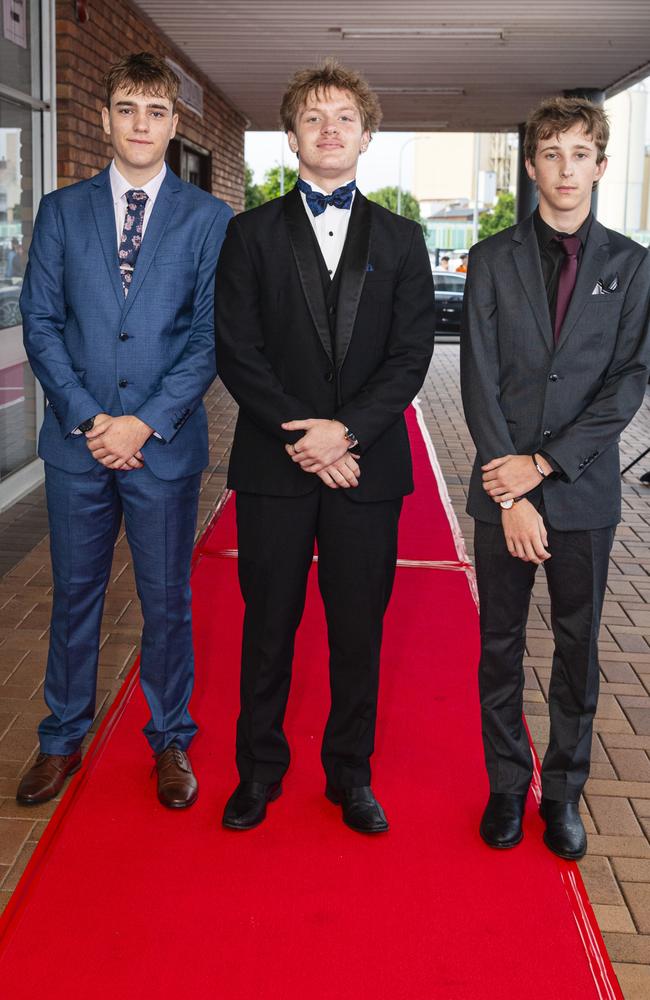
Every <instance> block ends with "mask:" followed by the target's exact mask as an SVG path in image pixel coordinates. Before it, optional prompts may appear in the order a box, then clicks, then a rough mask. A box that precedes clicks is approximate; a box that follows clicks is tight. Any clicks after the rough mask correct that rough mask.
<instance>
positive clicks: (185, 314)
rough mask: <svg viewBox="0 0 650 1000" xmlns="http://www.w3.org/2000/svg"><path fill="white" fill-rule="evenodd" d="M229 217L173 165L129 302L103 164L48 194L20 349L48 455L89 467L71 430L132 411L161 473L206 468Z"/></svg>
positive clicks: (149, 460) (69, 466)
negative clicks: (43, 400) (217, 275)
mask: <svg viewBox="0 0 650 1000" xmlns="http://www.w3.org/2000/svg"><path fill="white" fill-rule="evenodd" d="M231 216H232V211H231V209H230V208H229V207H228V205H226V204H225V203H224V202H222V201H219V199H217V198H214V197H212V195H209V194H206V192H204V191H201V190H199V188H197V187H194V185H192V184H186V183H184V182H183V181H181V180H179V178H178V177H176V175H175V174H173V173H172V171H171V170H169V168H168V169H167V175H166V177H165V179H164V181H163V183H162V186H161V188H160V191H159V193H158V196H157V198H156V202H155V204H154V207H153V210H152V213H151V217H150V219H149V221H148V224H147V230H146V233H145V237H144V240H143V242H142V248H141V250H140V253H139V256H138V260H137V264H136V268H135V272H134V276H133V283H132V285H131V287H130V289H129V294H128V297H127V298H126V299H125V298H124V292H123V290H122V281H121V277H120V272H119V268H118V258H117V236H116V232H115V215H114V210H113V197H112V193H111V184H110V178H109V172H108V168H107V169H105V170H103V171H102V172H101V173H100V174H98V175H97V176H96V177H93V178H92V179H91V180H88V181H81V182H80V183H78V184H74V185H72V186H71V187H67V188H63V189H62V190H60V191H53V192H52V193H51V194H48V195H46V197H44V198H43V200H42V201H41V204H40V208H39V211H38V216H37V218H36V223H35V227H34V236H33V239H32V244H31V247H30V251H29V264H28V266H27V270H26V273H25V280H24V283H23V289H22V294H21V297H20V309H21V312H22V316H23V331H24V342H25V350H26V351H27V356H28V357H29V360H30V363H31V366H32V368H33V370H34V374H35V375H36V377H37V379H38V380H39V382H40V383H41V385H42V386H43V389H44V391H45V394H46V396H47V399H48V402H49V406H48V407H47V409H46V411H45V420H44V422H43V427H42V429H41V433H40V437H39V443H38V453H39V455H40V457H41V458H42V459H44V460H45V461H46V462H49V463H50V464H51V465H54V466H56V467H58V468H60V469H64V470H65V471H66V472H85V471H87V470H88V469H90V468H92V466H93V464H94V462H95V459H94V458H93V457H92V455H91V453H90V451H89V450H88V447H87V445H86V439H85V438H84V437H83V435H74V434H72V433H71V432H72V431H73V430H74V429H75V428H76V427H78V426H79V424H80V423H82V422H83V421H84V420H87V419H89V418H90V417H92V416H94V415H95V414H96V413H101V412H104V413H110V414H111V415H112V416H120V415H121V414H127V413H128V414H135V415H136V416H138V417H140V418H141V419H142V420H144V422H145V423H147V424H149V426H150V427H153V428H154V430H155V431H156V432H157V433H158V434H159V435H160V437H161V438H162V440H157V439H156V438H153V437H152V438H150V439H149V440H148V441H147V443H146V444H145V446H144V449H143V454H144V460H145V463H146V464H147V466H148V467H149V468H150V470H151V471H152V472H153V473H154V475H155V476H157V477H158V478H160V479H180V478H182V477H184V476H189V475H191V474H193V473H195V472H198V471H200V470H201V469H203V468H204V467H205V466H206V465H207V462H208V433H207V420H206V414H205V409H204V407H203V403H202V397H203V395H204V393H205V391H206V390H207V388H208V387H209V385H210V383H211V382H212V381H213V379H214V377H215V375H216V366H215V356H214V272H215V268H216V264H217V258H218V256H219V250H220V249H221V244H222V242H223V238H224V235H225V232H226V226H227V224H228V222H229V220H230V218H231Z"/></svg>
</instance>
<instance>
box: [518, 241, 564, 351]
mask: <svg viewBox="0 0 650 1000" xmlns="http://www.w3.org/2000/svg"><path fill="white" fill-rule="evenodd" d="M513 257H514V260H515V265H516V268H517V271H518V272H519V277H520V279H521V283H522V285H523V286H524V291H525V293H526V296H527V298H528V301H529V302H530V307H531V309H532V311H533V315H534V316H535V319H536V320H537V325H538V327H539V331H540V333H541V335H542V337H543V338H544V343H545V344H546V346H547V348H548V349H549V351H552V350H553V348H554V346H555V344H554V339H553V327H552V325H551V314H550V312H549V309H548V297H547V295H546V288H545V287H544V276H543V274H542V262H541V260H540V257H539V247H538V244H537V237H536V235H535V229H534V227H533V225H532V223H531V226H530V231H529V232H528V235H527V236H526V239H525V240H524V241H523V243H520V244H519V245H518V246H515V247H514V249H513Z"/></svg>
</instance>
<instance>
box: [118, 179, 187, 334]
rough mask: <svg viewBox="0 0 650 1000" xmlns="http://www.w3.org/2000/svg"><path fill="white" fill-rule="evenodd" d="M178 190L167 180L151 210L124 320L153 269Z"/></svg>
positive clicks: (176, 201)
mask: <svg viewBox="0 0 650 1000" xmlns="http://www.w3.org/2000/svg"><path fill="white" fill-rule="evenodd" d="M176 190H177V189H176V188H174V189H172V188H171V186H170V185H168V183H167V181H166V180H165V181H164V182H163V185H162V187H161V189H160V191H159V192H158V197H157V198H156V201H155V204H154V206H153V209H152V210H151V216H150V218H149V221H148V223H147V230H146V232H145V234H144V239H143V240H142V246H141V247H140V253H139V254H138V259H137V261H136V264H135V271H134V272H133V281H132V282H131V284H130V285H129V294H128V295H127V297H126V301H125V303H124V315H123V317H122V319H124V317H125V316H126V314H127V313H128V311H129V309H130V308H131V306H132V305H133V301H134V299H135V297H136V295H137V294H138V292H139V291H140V288H141V287H142V282H143V281H144V279H145V278H146V276H147V271H148V270H149V268H150V267H151V264H152V261H153V258H154V255H155V253H156V250H157V249H158V244H159V243H160V241H161V239H162V238H163V235H164V233H165V230H166V229H167V226H168V225H169V220H170V219H171V217H172V215H173V214H174V211H175V209H176V206H177V205H178V195H177V193H176Z"/></svg>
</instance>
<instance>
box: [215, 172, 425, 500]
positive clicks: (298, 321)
mask: <svg viewBox="0 0 650 1000" xmlns="http://www.w3.org/2000/svg"><path fill="white" fill-rule="evenodd" d="M318 253H319V251H318V247H317V244H316V242H315V239H314V235H313V230H312V228H311V225H310V222H309V219H308V218H307V215H306V212H305V209H304V206H303V203H302V199H301V197H300V193H299V191H298V190H297V189H296V188H294V189H293V190H292V191H290V192H289V193H288V194H287V195H285V196H284V197H283V198H277V199H276V200H274V201H272V202H268V203H267V204H266V205H261V206H260V207H259V208H255V209H253V210H251V211H249V212H244V213H243V214H242V215H239V216H237V217H236V218H234V219H232V220H231V223H230V225H229V227H228V232H227V235H226V239H225V242H224V244H223V248H222V250H221V256H220V259H219V266H218V269H217V276H216V298H215V309H216V312H215V329H216V347H217V369H218V371H219V375H220V376H221V379H222V380H223V382H224V384H225V385H226V387H227V388H228V390H229V391H230V392H231V394H232V395H233V396H234V398H235V400H236V401H237V403H238V404H239V407H240V411H239V417H238V420H237V427H236V429H235V437H234V441H233V446H232V453H231V458H230V468H229V475H228V485H229V486H230V487H231V488H233V489H236V490H240V491H243V492H247V493H259V494H267V495H274V496H300V495H303V494H306V493H309V492H310V491H311V490H313V489H315V488H316V487H317V486H318V485H320V480H319V479H318V477H317V476H315V475H314V474H313V473H307V472H303V471H302V469H301V468H300V467H299V466H298V465H297V464H295V463H294V462H292V461H291V459H290V458H289V456H288V455H287V453H286V451H285V448H284V446H285V444H287V443H289V442H291V443H293V442H295V441H296V440H298V438H300V437H301V436H302V434H301V433H295V432H294V433H288V432H286V431H283V430H282V428H281V426H280V425H281V424H282V423H283V422H285V421H288V420H297V419H305V418H308V417H323V418H336V419H337V420H340V421H341V422H342V423H343V424H345V425H346V426H348V427H349V428H350V429H351V430H352V431H353V432H354V434H356V436H357V438H358V439H359V449H358V450H359V452H360V454H361V460H360V466H361V477H360V481H359V486H358V487H356V488H354V489H351V490H347V491H346V495H349V496H350V497H351V498H353V499H355V500H364V501H377V500H388V499H392V498H396V497H400V496H403V495H404V494H406V493H409V492H411V491H412V489H413V479H412V469H411V455H410V449H409V443H408V437H407V433H406V425H405V421H404V416H403V413H404V410H405V409H406V407H407V406H408V405H409V403H410V402H411V401H412V399H413V398H414V396H415V395H416V393H417V392H418V390H419V388H420V386H421V385H422V382H423V381H424V377H425V375H426V372H427V368H428V366H429V362H430V360H431V354H432V352H433V342H434V328H435V320H434V292H433V278H432V275H431V265H430V262H429V255H428V253H427V250H426V246H425V243H424V238H423V235H422V230H421V229H420V227H419V226H418V225H417V224H416V223H414V222H412V221H409V220H407V219H403V218H401V217H399V216H396V215H394V214H393V213H392V212H388V211H386V209H384V208H381V207H380V206H378V205H375V204H373V203H372V202H369V201H368V200H367V199H366V198H364V197H363V195H362V194H361V193H360V192H359V191H357V193H356V195H355V198H354V202H353V205H352V210H351V217H350V222H349V227H348V232H347V239H346V244H345V249H344V253H343V256H342V258H341V264H340V265H339V266H340V267H341V268H342V271H341V274H340V283H339V294H338V302H337V306H336V307H333V308H335V310H336V319H335V336H334V343H335V351H333V349H332V337H331V333H330V322H329V320H330V317H328V313H327V306H326V298H325V292H324V290H323V281H322V277H321V270H320V265H319V260H318Z"/></svg>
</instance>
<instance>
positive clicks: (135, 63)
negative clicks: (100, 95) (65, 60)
mask: <svg viewBox="0 0 650 1000" xmlns="http://www.w3.org/2000/svg"><path fill="white" fill-rule="evenodd" d="M180 85H181V81H180V80H179V79H178V77H177V76H176V74H175V73H174V71H173V69H171V68H170V67H169V66H168V65H167V63H166V62H164V60H163V59H159V58H158V56H154V55H153V54H152V53H151V52H134V53H132V54H131V55H130V56H124V58H123V59H120V61H119V62H116V63H115V65H113V66H111V67H110V69H109V70H108V72H107V73H106V75H105V76H104V90H105V91H106V107H107V108H110V106H111V98H112V96H113V94H114V93H115V91H116V90H120V89H122V88H123V89H124V90H126V92H127V94H135V93H138V92H140V91H141V92H142V93H144V94H151V95H152V96H154V97H166V98H167V100H169V101H171V103H172V108H173V107H174V105H175V103H176V99H177V97H178V90H179V87H180Z"/></svg>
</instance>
